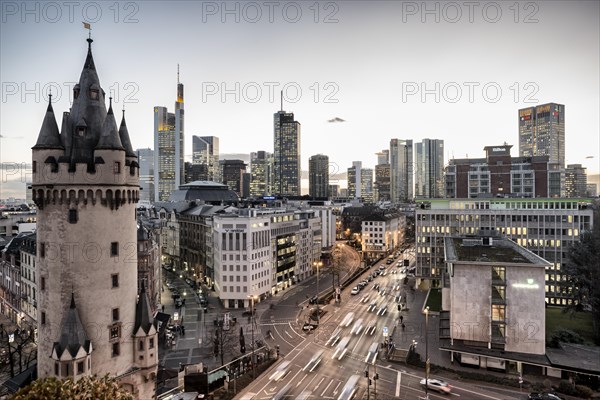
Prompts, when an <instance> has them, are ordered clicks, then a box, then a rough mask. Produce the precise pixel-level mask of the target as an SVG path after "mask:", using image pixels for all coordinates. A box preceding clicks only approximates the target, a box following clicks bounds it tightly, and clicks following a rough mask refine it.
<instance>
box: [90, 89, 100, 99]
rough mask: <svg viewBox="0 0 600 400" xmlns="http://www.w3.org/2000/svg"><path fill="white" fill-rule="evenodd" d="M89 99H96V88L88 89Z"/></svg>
mask: <svg viewBox="0 0 600 400" xmlns="http://www.w3.org/2000/svg"><path fill="white" fill-rule="evenodd" d="M90 99H91V100H98V89H90Z"/></svg>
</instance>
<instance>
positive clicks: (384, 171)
mask: <svg viewBox="0 0 600 400" xmlns="http://www.w3.org/2000/svg"><path fill="white" fill-rule="evenodd" d="M374 192H375V193H374V200H375V201H389V200H390V164H378V165H376V166H375V185H374Z"/></svg>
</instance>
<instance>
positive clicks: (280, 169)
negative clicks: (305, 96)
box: [273, 107, 301, 196]
mask: <svg viewBox="0 0 600 400" xmlns="http://www.w3.org/2000/svg"><path fill="white" fill-rule="evenodd" d="M282 108H283V107H282ZM273 119H274V134H275V138H274V145H275V149H274V152H273V170H274V171H273V178H274V188H273V194H277V195H280V196H300V178H301V176H300V171H301V169H300V165H301V163H300V122H298V121H295V120H294V113H286V112H285V111H283V110H281V111H278V112H276V113H275V114H274V115H273Z"/></svg>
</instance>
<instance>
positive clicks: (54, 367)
mask: <svg viewBox="0 0 600 400" xmlns="http://www.w3.org/2000/svg"><path fill="white" fill-rule="evenodd" d="M87 41H88V52H87V57H86V60H85V63H84V66H83V70H82V72H81V75H80V78H79V82H78V83H77V84H76V85H75V86H74V87H73V104H72V107H71V110H70V112H67V113H64V114H63V121H62V129H61V132H60V134H59V129H58V125H57V123H56V118H55V116H54V111H53V109H52V104H51V99H52V98H51V96H50V104H49V105H48V109H47V111H46V115H45V118H44V121H43V123H42V128H41V129H40V133H39V136H38V140H37V143H36V145H35V146H34V147H33V149H32V156H33V168H32V178H33V183H32V190H33V201H34V202H35V204H36V205H37V207H38V214H37V231H36V236H37V245H36V247H37V258H36V272H37V277H38V278H37V279H38V282H39V289H38V303H37V307H38V317H39V318H38V326H37V332H38V335H39V340H38V341H37V346H38V350H37V354H38V358H37V372H38V377H39V378H46V377H56V378H59V379H66V378H70V379H73V380H77V379H80V378H81V377H84V376H87V377H89V376H94V375H96V376H103V375H106V374H108V375H110V376H113V377H116V378H117V379H118V380H119V385H120V386H123V387H126V388H128V389H129V390H130V391H132V393H133V395H134V396H135V397H136V398H139V399H150V398H153V397H154V396H155V383H156V380H155V377H156V373H157V369H158V336H157V330H156V323H155V320H154V318H153V317H152V315H151V313H150V305H149V300H148V296H147V293H146V291H145V288H144V287H143V286H142V287H141V288H138V284H137V282H138V280H137V278H138V277H137V253H136V252H135V251H133V252H131V251H130V246H131V244H132V243H133V244H135V243H137V223H136V219H135V216H136V204H137V203H138V201H139V199H140V193H139V184H140V183H139V177H138V176H139V175H138V174H139V169H138V163H137V157H136V154H135V153H134V151H133V148H132V146H131V141H130V138H129V133H128V130H127V125H126V124H125V115H124V113H123V117H122V120H121V126H120V128H118V127H117V123H116V120H115V115H114V113H113V109H112V100H111V101H110V103H109V108H108V111H107V110H106V105H105V101H106V99H105V94H104V93H105V92H104V90H103V89H102V87H101V85H100V80H99V78H98V73H97V71H96V67H95V63H94V59H93V57H92V49H91V46H92V39H87ZM121 61H123V60H121ZM123 64H127V62H126V61H124V62H119V63H117V66H120V65H123ZM45 166H50V167H51V168H45ZM91 177H93V182H91V179H92V178H91ZM66 244H72V246H70V247H69V249H71V250H68V251H67V250H66V248H65V247H64V246H65V245H66ZM138 298H139V300H138Z"/></svg>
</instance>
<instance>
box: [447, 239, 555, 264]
mask: <svg viewBox="0 0 600 400" xmlns="http://www.w3.org/2000/svg"><path fill="white" fill-rule="evenodd" d="M444 246H445V248H446V261H449V262H453V261H454V262H460V261H466V262H486V263H504V264H532V265H542V266H545V265H550V263H548V261H546V260H544V259H543V258H541V257H539V256H537V255H536V254H534V253H532V252H531V251H529V250H527V249H525V248H523V247H521V246H519V245H518V244H516V243H514V242H513V241H511V240H508V239H504V238H500V237H493V236H492V237H486V236H475V237H446V238H444Z"/></svg>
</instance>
